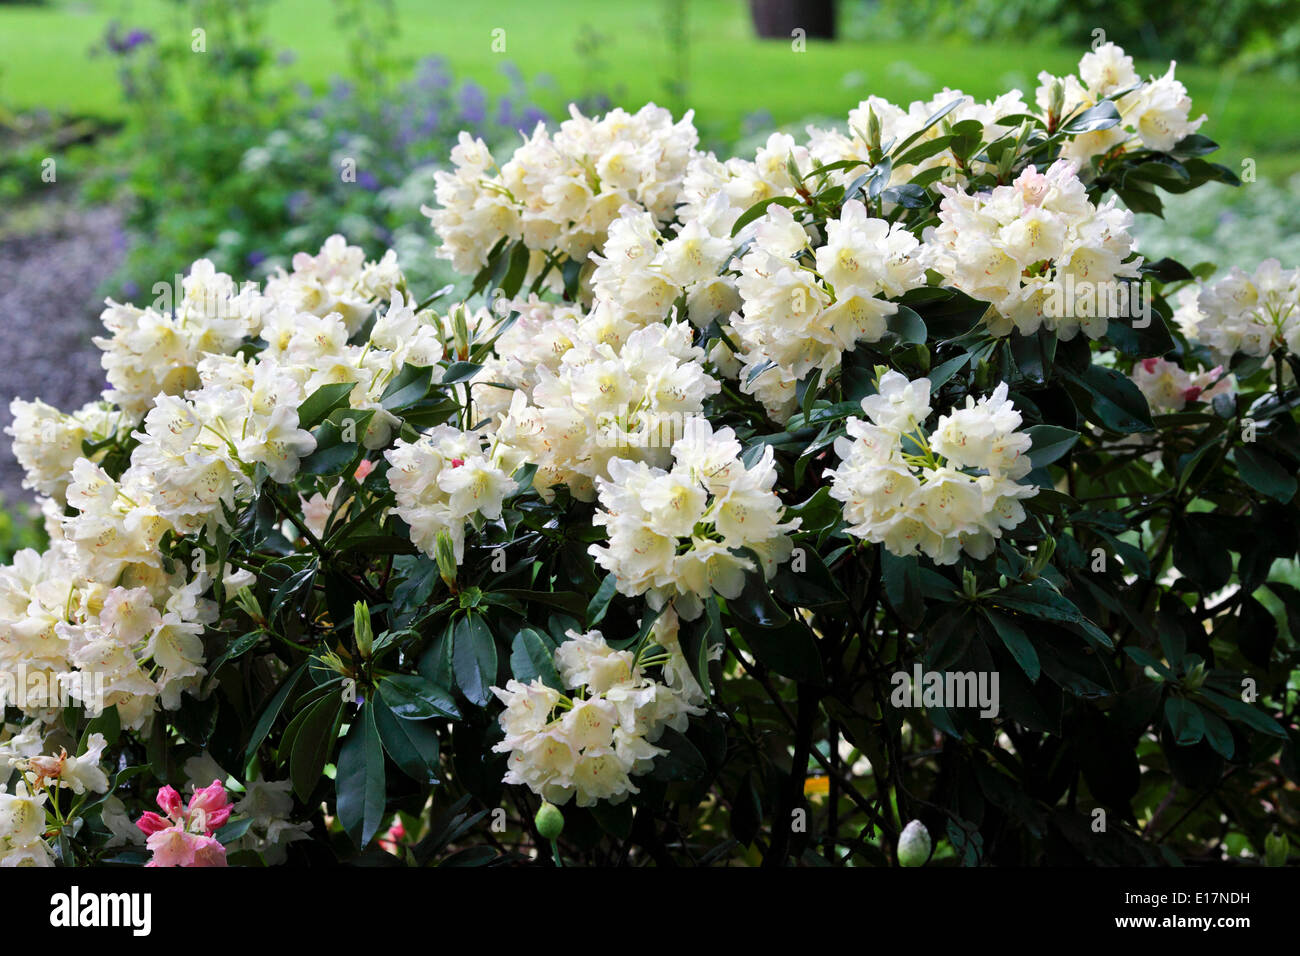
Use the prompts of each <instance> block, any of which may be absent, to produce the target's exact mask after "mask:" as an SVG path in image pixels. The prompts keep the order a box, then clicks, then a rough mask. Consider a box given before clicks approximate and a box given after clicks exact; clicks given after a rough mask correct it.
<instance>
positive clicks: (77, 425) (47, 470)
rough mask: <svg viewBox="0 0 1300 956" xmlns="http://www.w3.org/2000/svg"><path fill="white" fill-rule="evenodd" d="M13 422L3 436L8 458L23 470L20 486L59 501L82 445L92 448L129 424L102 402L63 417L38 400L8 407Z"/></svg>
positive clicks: (122, 415)
mask: <svg viewBox="0 0 1300 956" xmlns="http://www.w3.org/2000/svg"><path fill="white" fill-rule="evenodd" d="M9 411H10V414H12V415H13V419H14V420H13V423H12V424H10V425H9V426H8V427H7V428H5V434H7V435H9V436H10V437H11V438H13V450H14V457H15V458H17V459H18V464H20V465H21V466H22V468H23V473H24V477H23V487H25V488H30V489H32V490H33V491H36V492H39V493H40V494H42V495H46V496H48V497H50V498H53V499H55V500H56V501H60V502H62V501H63V494H64V492H65V491H66V490H67V487H68V482H69V481H70V480H71V478H72V466H73V464H75V463H76V461H77V459H78V458H81V457H82V456H83V451H82V443H83V442H89V443H90V444H92V445H94V444H97V443H99V442H104V441H106V440H108V439H110V438H113V437H114V436H116V435H117V433H118V430H119V429H121V428H123V427H124V426H129V425H130V424H132V423H131V422H130V420H129V419H128V417H127V416H126V415H124V414H123V413H122V411H121V409H118V408H114V407H113V406H112V405H110V404H108V403H107V402H90V403H88V404H86V405H83V406H82V407H81V408H80V409H78V410H77V411H75V412H73V413H71V414H64V413H63V412H61V411H59V410H58V409H57V408H54V407H53V406H51V405H47V404H45V402H42V401H41V400H40V399H36V400H35V401H31V402H25V401H23V400H22V399H20V398H15V399H14V400H13V401H12V402H10V404H9Z"/></svg>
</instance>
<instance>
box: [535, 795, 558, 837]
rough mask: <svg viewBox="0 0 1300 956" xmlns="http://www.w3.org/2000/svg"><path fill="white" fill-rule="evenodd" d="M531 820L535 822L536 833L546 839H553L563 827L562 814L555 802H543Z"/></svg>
mask: <svg viewBox="0 0 1300 956" xmlns="http://www.w3.org/2000/svg"><path fill="white" fill-rule="evenodd" d="M533 822H534V823H536V824H537V832H538V833H540V834H541V835H542V836H543V837H544V838H545V839H547V840H554V839H555V838H556V837H558V836H559V835H560V832H561V831H562V830H563V829H564V814H563V813H561V812H560V808H559V807H557V806H556V805H555V804H553V803H545V802H543V803H542V805H541V806H540V807H538V809H537V816H536V817H535V818H534V820H533Z"/></svg>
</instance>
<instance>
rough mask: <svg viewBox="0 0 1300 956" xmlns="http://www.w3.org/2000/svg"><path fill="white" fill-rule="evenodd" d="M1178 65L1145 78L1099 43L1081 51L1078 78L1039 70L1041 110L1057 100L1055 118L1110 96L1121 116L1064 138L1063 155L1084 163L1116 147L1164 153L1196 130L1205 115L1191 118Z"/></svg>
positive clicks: (1126, 58) (1128, 58)
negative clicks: (1107, 124) (1109, 123)
mask: <svg viewBox="0 0 1300 956" xmlns="http://www.w3.org/2000/svg"><path fill="white" fill-rule="evenodd" d="M1176 66H1177V64H1176V63H1170V64H1169V71H1168V72H1167V73H1165V75H1164V76H1161V77H1159V78H1156V77H1151V78H1149V79H1147V80H1143V79H1142V78H1141V77H1140V76H1139V75H1138V72H1137V70H1135V69H1134V68H1133V58H1132V57H1131V56H1128V55H1127V54H1125V53H1124V51H1123V49H1121V48H1120V47H1118V46H1116V45H1115V44H1114V43H1103V44H1101V45H1100V46H1098V47H1097V49H1095V50H1092V51H1091V52H1089V53H1085V54H1084V55H1083V58H1082V59H1081V60H1080V61H1079V72H1078V75H1077V76H1076V75H1074V74H1070V75H1068V76H1064V77H1056V76H1052V74H1050V73H1048V72H1046V71H1044V72H1042V73H1040V74H1038V89H1037V91H1036V92H1035V101H1036V102H1037V104H1038V107H1039V109H1040V110H1041V111H1042V112H1044V113H1047V112H1049V111H1050V110H1051V109H1052V102H1053V98H1054V97H1059V98H1060V99H1059V109H1058V111H1057V115H1056V118H1057V119H1060V118H1061V117H1062V116H1068V115H1070V114H1073V113H1075V112H1076V111H1078V110H1080V109H1090V108H1092V107H1094V106H1096V105H1097V104H1098V103H1099V102H1101V100H1103V99H1105V98H1106V97H1113V98H1114V102H1115V108H1116V110H1117V111H1118V112H1119V115H1120V123H1119V124H1118V125H1117V126H1112V127H1110V128H1109V129H1102V130H1095V131H1093V132H1088V133H1080V134H1078V135H1076V136H1072V137H1070V138H1068V139H1067V140H1066V141H1065V143H1064V145H1063V146H1062V149H1061V155H1062V157H1063V158H1065V159H1072V160H1075V161H1076V162H1078V163H1080V164H1083V163H1086V162H1087V161H1088V160H1089V159H1091V158H1092V157H1093V156H1100V155H1104V154H1106V153H1110V152H1112V151H1114V150H1119V149H1131V148H1135V147H1146V148H1147V149H1153V150H1157V151H1160V152H1168V151H1169V150H1171V149H1173V148H1174V146H1176V145H1177V144H1178V142H1179V141H1180V140H1181V139H1183V138H1184V137H1186V136H1190V135H1191V134H1192V133H1194V132H1196V131H1197V130H1198V129H1200V127H1201V124H1202V123H1204V122H1205V117H1204V116H1201V117H1199V118H1198V119H1190V118H1189V117H1190V115H1191V110H1192V101H1191V98H1190V97H1189V96H1188V95H1187V88H1186V87H1185V86H1183V84H1182V83H1180V82H1179V81H1178V80H1176V79H1175V78H1174V70H1175V68H1176ZM1125 91H1127V92H1125ZM1117 94H1118V95H1117Z"/></svg>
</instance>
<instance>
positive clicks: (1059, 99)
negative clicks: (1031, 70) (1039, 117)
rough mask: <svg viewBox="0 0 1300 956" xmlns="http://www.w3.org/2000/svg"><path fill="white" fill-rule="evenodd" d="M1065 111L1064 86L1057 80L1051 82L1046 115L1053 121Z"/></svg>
mask: <svg viewBox="0 0 1300 956" xmlns="http://www.w3.org/2000/svg"><path fill="white" fill-rule="evenodd" d="M1064 109H1065V84H1064V83H1062V82H1061V81H1060V80H1059V79H1058V80H1054V81H1053V82H1052V92H1051V95H1050V97H1049V98H1048V101H1047V114H1048V115H1049V116H1051V117H1052V118H1053V119H1060V117H1061V113H1062V111H1063V110H1064Z"/></svg>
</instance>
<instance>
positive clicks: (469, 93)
mask: <svg viewBox="0 0 1300 956" xmlns="http://www.w3.org/2000/svg"><path fill="white" fill-rule="evenodd" d="M486 118H487V96H486V95H485V94H484V92H483V89H482V87H480V86H479V85H478V84H476V83H469V82H467V83H466V84H465V85H464V86H462V87H461V88H460V119H461V122H462V123H471V124H473V125H475V126H477V125H478V124H479V123H481V122H483V120H484V119H486Z"/></svg>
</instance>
